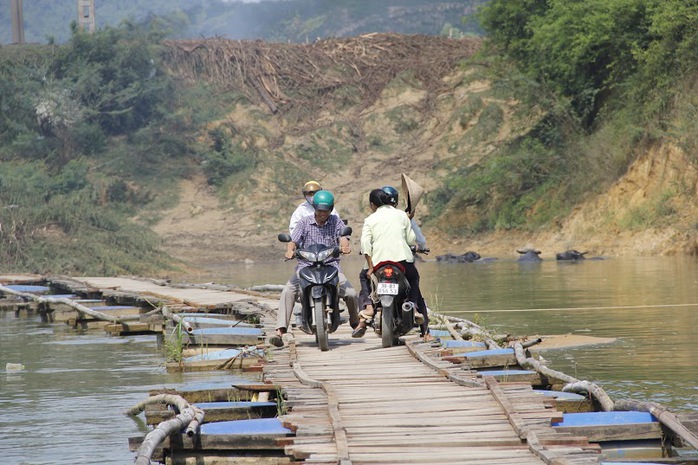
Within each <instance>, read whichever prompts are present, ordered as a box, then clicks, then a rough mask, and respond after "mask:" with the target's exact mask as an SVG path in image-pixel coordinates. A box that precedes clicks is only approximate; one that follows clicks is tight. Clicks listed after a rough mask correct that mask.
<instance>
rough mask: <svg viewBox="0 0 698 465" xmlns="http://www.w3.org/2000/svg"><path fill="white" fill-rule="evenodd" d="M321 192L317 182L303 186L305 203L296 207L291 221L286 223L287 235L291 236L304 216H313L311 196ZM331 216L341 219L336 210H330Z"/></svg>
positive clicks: (310, 182) (309, 182)
mask: <svg viewBox="0 0 698 465" xmlns="http://www.w3.org/2000/svg"><path fill="white" fill-rule="evenodd" d="M321 190H322V187H320V184H319V183H318V182H317V181H308V182H306V183H305V184H304V185H303V197H305V201H304V202H303V203H301V204H300V205H298V207H296V210H295V211H294V212H293V214H292V215H291V220H290V221H289V223H288V233H289V234H293V230H294V229H296V225H297V224H298V221H299V220H300V219H301V218H303V217H304V216H313V214H314V213H315V208H313V196H314V195H315V193H316V192H318V191H321ZM332 214H333V215H337V217H338V218H341V217H340V216H339V213H337V209H336V208H332Z"/></svg>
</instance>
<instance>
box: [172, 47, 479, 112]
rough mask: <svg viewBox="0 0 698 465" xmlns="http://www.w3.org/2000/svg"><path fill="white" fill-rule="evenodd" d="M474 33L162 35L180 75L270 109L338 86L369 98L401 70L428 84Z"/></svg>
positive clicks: (431, 86)
mask: <svg viewBox="0 0 698 465" xmlns="http://www.w3.org/2000/svg"><path fill="white" fill-rule="evenodd" d="M480 42H481V41H480V40H479V39H448V38H444V37H435V36H421V35H398V34H366V35H362V36H358V37H352V38H344V39H336V38H333V39H325V40H319V41H317V42H314V43H312V44H291V43H273V42H263V41H238V40H228V39H221V38H213V39H203V40H178V41H166V42H165V44H164V45H165V50H164V53H163V58H164V61H165V63H166V64H167V66H168V67H169V68H170V71H171V72H172V73H173V74H175V75H177V76H179V77H182V78H184V79H191V80H204V81H206V82H210V83H213V84H216V85H218V86H223V87H224V88H234V89H236V90H237V91H239V92H242V93H243V94H244V95H245V96H246V97H247V98H248V99H249V100H250V101H252V102H257V103H260V102H262V101H263V102H264V103H265V104H266V105H267V106H269V108H270V110H271V111H272V112H276V111H278V110H280V109H286V110H288V109H290V108H291V107H294V106H297V105H303V106H311V107H316V106H317V105H321V104H322V100H323V99H324V98H325V97H327V96H330V95H331V93H332V91H334V90H335V89H339V88H342V87H344V86H353V87H354V88H356V89H358V91H359V92H360V93H361V97H362V100H363V102H364V104H365V105H370V104H371V103H372V102H374V101H375V99H376V98H377V97H378V95H379V94H380V93H381V91H382V90H383V88H384V87H385V86H386V85H387V84H388V83H389V82H390V81H391V80H392V79H393V78H394V77H395V76H397V75H398V74H400V73H403V72H405V71H411V72H412V74H413V75H414V77H415V78H416V79H418V80H419V81H420V83H421V85H422V86H423V88H424V89H425V90H427V91H434V90H437V89H439V88H440V87H441V86H443V82H442V78H443V77H444V76H445V75H446V74H447V73H448V72H450V71H452V70H453V67H454V66H455V65H456V63H457V62H458V61H460V60H463V59H465V58H468V57H470V56H472V55H473V54H474V53H475V52H476V51H477V49H478V47H479V46H480Z"/></svg>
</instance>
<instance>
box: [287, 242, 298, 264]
mask: <svg viewBox="0 0 698 465" xmlns="http://www.w3.org/2000/svg"><path fill="white" fill-rule="evenodd" d="M295 254H296V243H295V242H293V241H291V242H289V243H288V244H286V254H285V255H284V256H285V257H286V258H287V259H289V260H290V259H292V258H293V256H294V255H295Z"/></svg>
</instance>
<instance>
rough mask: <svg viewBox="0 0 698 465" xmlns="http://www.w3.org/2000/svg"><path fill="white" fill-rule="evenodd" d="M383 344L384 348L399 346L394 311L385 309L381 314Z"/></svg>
mask: <svg viewBox="0 0 698 465" xmlns="http://www.w3.org/2000/svg"><path fill="white" fill-rule="evenodd" d="M381 313H382V315H381V343H382V345H383V347H392V346H394V345H397V337H395V336H394V334H395V322H394V321H393V309H392V308H384V309H383V311H382V312H381Z"/></svg>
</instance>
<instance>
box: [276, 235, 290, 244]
mask: <svg viewBox="0 0 698 465" xmlns="http://www.w3.org/2000/svg"><path fill="white" fill-rule="evenodd" d="M278 239H279V242H291V236H289V235H288V234H286V233H281V234H279V235H278Z"/></svg>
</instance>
